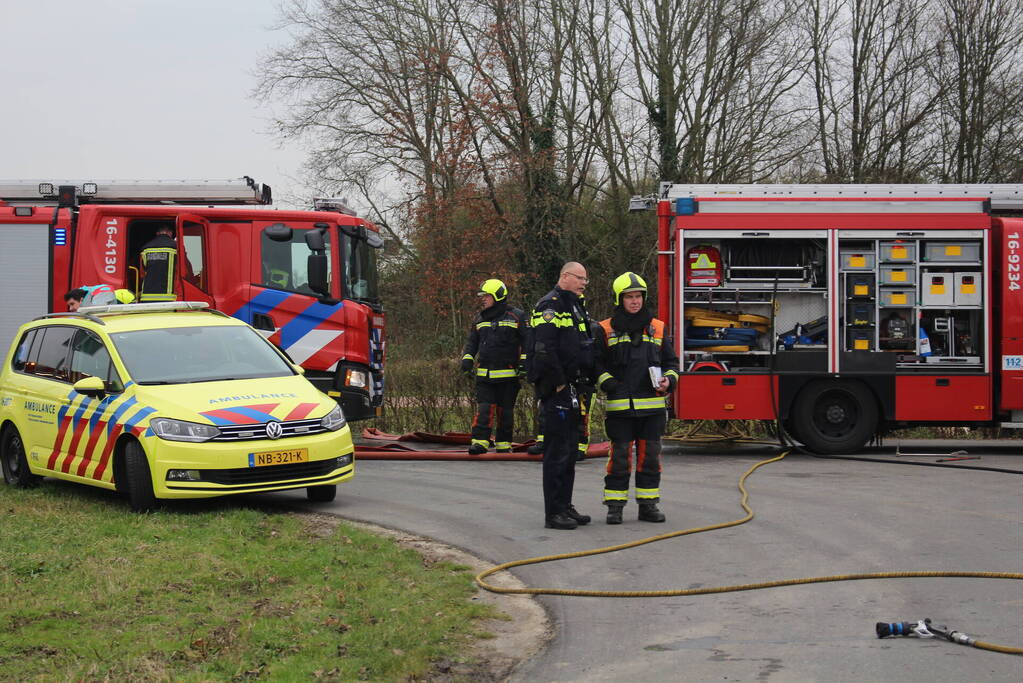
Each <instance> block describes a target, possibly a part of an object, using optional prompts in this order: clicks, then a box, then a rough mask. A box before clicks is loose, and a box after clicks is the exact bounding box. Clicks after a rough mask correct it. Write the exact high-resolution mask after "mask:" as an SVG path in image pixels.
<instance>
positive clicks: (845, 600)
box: [273, 441, 1023, 681]
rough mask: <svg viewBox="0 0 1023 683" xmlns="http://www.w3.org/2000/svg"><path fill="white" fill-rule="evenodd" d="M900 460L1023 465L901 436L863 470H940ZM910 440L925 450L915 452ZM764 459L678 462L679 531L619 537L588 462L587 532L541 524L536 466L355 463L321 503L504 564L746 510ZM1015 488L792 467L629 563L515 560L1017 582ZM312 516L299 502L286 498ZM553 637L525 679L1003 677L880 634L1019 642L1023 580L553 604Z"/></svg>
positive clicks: (982, 477) (800, 461) (970, 659)
mask: <svg viewBox="0 0 1023 683" xmlns="http://www.w3.org/2000/svg"><path fill="white" fill-rule="evenodd" d="M896 445H899V446H900V449H901V451H907V450H916V451H917V452H924V453H949V452H951V451H954V450H958V449H966V450H968V451H969V454H970V455H980V460H970V461H961V462H959V463H951V464H953V465H956V466H957V467H966V466H979V467H993V468H1006V469H1016V470H1020V472H1021V473H1023V457H1020V456H1021V455H1023V442H1020V443H1014V442H994V443H993V442H987V443H983V442H974V441H969V442H967V441H959V442H942V443H936V442H927V443H923V442H901V443H900V444H896V443H894V442H890V443H888V444H887V447H886V448H885V449H878V450H871V451H867V452H865V453H864V454H863V455H864V457H868V458H890V459H892V460H899V461H912V462H924V463H933V461H934V460H936V459H937V456H900V457H897V458H896V457H894V454H895V446H896ZM911 446H915V447H916V448H915V449H913V448H911ZM771 455H772V453H771V452H770V451H767V450H762V449H756V448H749V447H747V448H745V449H742V450H738V451H736V450H733V451H714V450H709V449H707V448H700V447H688V446H687V447H685V448H682V449H678V448H676V449H674V450H673V452H670V453H669V454H668V455H666V457H665V462H664V474H663V480H662V495H663V501H662V505H661V508H662V509H663V510H664V512H665V513H666V514H667V516H668V521H667V523H666V524H650V523H644V522H639V521H637V520H636V510H637V509H636V506H635V505H634V504H633V503H632V502H630V504H629V506H628V507H626V521H625V524H623V525H622V526H607V525H606V524H605V523H604V521H603V516H604V508H603V506H602V505H601V504H600V497H601V491H602V489H603V462H602V461H596V460H588V461H586V462H584V463H581V464H580V465H579V466H578V468H577V475H576V485H575V504H576V507H577V508H579V510H580V511H581V512H584V513H588V514H590V515H593V516H594V522H593V523H592V524H590V525H589V526H587V527H581V528H580V529H578V530H574V531H555V530H549V529H545V528H544V526H543V514H542V509H543V508H542V502H541V489H540V466H539V464H537V463H515V462H489V463H473V462H402V461H387V462H380V461H362V462H359V463H358V464H357V466H356V476H355V478H354V479H353V480H351V481H350V482H348V483H346V484H343V485H342V486H341V487H340V488H339V492H338V498H337V500H336V501H335V502H334V503H331V504H327V505H324V506H321V507H320V508H319V509H321V510H323V511H325V512H330V513H333V514H337V515H340V516H342V517H345V518H348V519H353V520H360V521H366V522H371V523H374V524H378V525H381V526H386V527H391V528H395V529H401V530H405V531H408V532H411V533H414V534H418V535H421V536H427V537H431V538H434V539H437V540H439V541H441V542H444V543H446V544H449V545H453V546H456V547H459V548H462V549H465V550H468V551H469V552H471V553H472V554H474V555H477V556H479V557H481V558H483V559H485V560H488V561H490V562H493V563H495V564H497V563H501V562H507V561H510V560H514V559H521V558H527V557H535V556H541V555H549V554H554V553H562V552H568V551H575V550H584V549H590V548H597V547H603V546H608V545H614V544H619V543H623V542H627V541H631V540H636V539H641V538H645V537H648V536H653V535H656V534H661V533H665V532H668V531H673V530H678V529H686V528H691V527H698V526H704V525H709V524H716V523H720V522H724V521H729V520H733V519H737V518H739V517H742V516H743V514H744V513H743V511H742V509H741V508H740V506H739V499H740V493H739V490H738V487H737V484H738V480H739V477H740V476H741V475H742V474H743V473H744V472H745V471H746V470H747V469H749V468H750V467H751V466H752V465H754V464H755V463H756V462H758V461H760V460H764V459H766V458H768V457H771ZM1021 484H1023V478H1020V477H1019V476H1018V475H1015V474H1009V473H1002V472H991V471H978V470H969V469H962V471H953V469H952V468H935V467H919V466H905V465H899V464H888V463H875V462H859V461H852V460H827V459H818V458H813V457H809V456H805V455H798V454H790V455H789V456H788V457H786V458H785V459H784V460H782V461H781V462H778V463H773V464H770V465H767V466H765V467H762V468H760V469H759V470H758V471H757V472H756V473H754V474H753V475H752V476H751V477H750V478H749V480H748V481H747V488H748V490H749V493H750V505H751V506H752V508H753V510H754V512H755V514H756V517H755V518H754V519H753V520H752V521H751V522H748V523H747V524H745V525H742V526H739V527H734V528H730V529H724V530H719V531H713V532H709V533H703V534H697V535H692V536H683V537H680V538H674V539H670V540H666V541H660V542H658V543H654V544H651V545H646V546H642V547H640V548H635V549H631V550H627V551H621V552H615V553H611V554H604V555H598V556H595V557H590V558H581V559H573V560H568V561H562V562H554V563H545V564H540V565H534V566H528V567H520V568H516V569H515V570H514V573H515V574H516V575H517V576H518V577H519V578H520V579H521V580H522V581H523V582H525V583H526V584H527V585H529V586H533V587H560V588H587V589H597V590H610V591H615V590H641V589H650V590H659V589H660V590H665V589H674V588H692V587H702V586H720V585H733V584H745V583H753V582H759V581H769V580H778V579H790V578H800V577H812V576H824V575H834V574H850V573H860V572H884V571H909V570H952V571H956V570H958V571H1002V572H1023V561H1021V559H1023V558H1021V547H1023V543H1021V540H1023V531H1021V525H1020V518H1021V516H1023V515H1021V513H1023V505H1021V502H1020V491H1021ZM282 497H283V498H285V499H287V500H289V501H294V502H295V503H299V504H302V505H303V506H304V503H303V501H304V498H303V497H302V496H301V494H296V493H286V494H274V496H273V498H275V499H278V500H279V499H281V498H282ZM539 600H540V601H541V602H542V604H543V605H544V606H545V607H546V609H547V610H548V612H549V614H550V616H551V619H552V621H553V623H554V625H555V628H556V631H557V632H556V635H555V637H554V640H553V641H552V642H551V644H550V646H549V647H548V648H547V650H546V651H544V652H543V653H541V654H540V655H539V656H537V657H534V658H533V659H531V660H529V661H526V662H524V663H523V664H522V665H521V666H520V667H519V668H518V669H517V671H516V672H515V674H514V675H513V680H516V681H618V680H625V679H633V680H655V681H659V680H693V681H709V680H720V681H766V680H771V681H822V680H827V681H864V680H875V681H881V680H902V681H907V680H908V681H953V680H956V681H964V680H971V681H1007V680H1023V657H1020V656H1018V655H1016V656H1014V655H1007V654H1000V653H994V652H986V651H982V650H978V649H975V648H970V647H965V646H962V645H956V644H953V643H949V642H947V641H935V640H921V639H917V638H889V639H885V640H879V639H878V638H877V637H876V636H875V633H874V625H875V622H877V621H903V620H906V621H908V620H913V621H915V620H917V619H922V618H924V617H930V618H931V619H933V620H934V622H935V623H938V624H947V625H948V626H950V627H951V628H954V629H956V630H959V631H963V632H965V633H967V634H969V635H971V636H973V637H975V638H978V639H980V640H983V641H987V642H992V643H997V644H1001V645H1009V646H1014V647H1023V609H1021V607H1023V581H1010V580H990V579H970V578H920V579H893V580H871V581H854V582H842V583H826V584H815V585H807V586H795V587H784V588H771V589H766V590H756V591H746V592H732V593H724V594H717V595H704V596H695V597H678V598H589V597H585V598H581V597H556V596H555V597H547V596H544V597H541V598H539Z"/></svg>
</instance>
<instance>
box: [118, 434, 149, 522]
mask: <svg viewBox="0 0 1023 683" xmlns="http://www.w3.org/2000/svg"><path fill="white" fill-rule="evenodd" d="M124 483H125V491H126V492H127V493H128V503H129V504H130V505H131V510H132V512H149V511H150V510H152V509H153V508H154V507H156V496H155V495H154V494H153V475H152V474H151V473H150V471H149V460H148V459H147V458H146V452H145V451H144V450H142V446H141V444H139V442H138V441H129V442H128V443H127V444H125V446H124Z"/></svg>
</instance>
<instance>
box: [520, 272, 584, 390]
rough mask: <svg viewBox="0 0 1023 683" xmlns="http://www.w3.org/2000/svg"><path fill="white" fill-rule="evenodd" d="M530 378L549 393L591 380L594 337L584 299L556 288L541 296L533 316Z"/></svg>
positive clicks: (529, 365)
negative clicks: (564, 385) (565, 386)
mask: <svg viewBox="0 0 1023 683" xmlns="http://www.w3.org/2000/svg"><path fill="white" fill-rule="evenodd" d="M530 326H531V327H532V328H533V329H532V331H531V339H530V344H529V346H528V347H527V350H526V353H527V354H528V356H529V358H528V361H527V364H528V367H529V375H528V379H529V381H530V382H533V383H534V384H536V386H537V390H538V392H539V395H540V396H546V395H549V394H550V393H553V391H554V390H555V389H556V388H557V387H559V386H561V385H563V384H569V383H573V382H579V381H589V380H588V377H589V374H590V369H591V368H592V367H593V337H592V334H591V331H590V325H589V317H588V316H587V315H586V308H585V307H584V305H583V303H582V301H581V300H580V299H579V297H577V296H576V295H575V294H573V293H572V292H569V291H566V290H563V289H561V288H560V287H555V288H554V289H552V290H551V291H550V292H548V293H547V294H546V295H545V296H544V297H543V298H542V299H540V300H539V301H538V302H537V303H536V306H535V307H534V308H533V315H532V317H531V319H530Z"/></svg>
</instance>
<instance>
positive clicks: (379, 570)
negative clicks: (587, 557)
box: [0, 482, 493, 681]
mask: <svg viewBox="0 0 1023 683" xmlns="http://www.w3.org/2000/svg"><path fill="white" fill-rule="evenodd" d="M228 500H229V499H228ZM473 592H474V589H473V585H472V577H471V575H470V574H469V573H468V572H467V570H466V568H465V567H460V566H455V565H451V564H447V563H436V564H433V565H427V564H426V563H424V560H423V558H422V557H421V556H420V555H419V554H418V553H416V552H414V551H411V550H407V549H402V548H399V547H398V546H397V545H396V544H395V543H394V542H392V541H390V540H388V539H384V538H380V537H377V536H374V535H372V534H370V533H367V532H365V531H362V530H360V529H357V528H354V527H351V526H348V525H345V524H343V523H342V524H339V525H336V526H335V525H334V524H333V521H332V520H325V519H324V518H323V517H320V516H315V517H306V516H302V515H297V514H288V513H281V512H273V511H270V512H268V511H262V510H259V509H251V508H245V507H241V503H238V502H223V501H221V502H217V503H202V504H201V505H181V504H177V505H171V506H168V507H166V508H164V509H162V510H160V511H158V512H156V513H153V514H149V515H135V514H132V513H130V512H129V511H128V510H127V508H126V506H125V504H124V503H123V502H122V501H121V500H119V499H117V498H116V497H113V496H111V495H107V494H105V492H93V491H91V490H89V489H84V488H83V487H77V486H69V485H64V484H62V483H54V482H46V483H44V484H43V486H42V487H41V488H39V489H34V490H27V491H26V490H17V489H12V488H11V487H7V486H2V485H0V595H2V596H3V598H4V599H3V601H2V603H0V679H3V680H17V681H27V680H174V681H208V680H230V679H236V680H253V679H262V680H275V681H290V680H296V681H297V680H302V681H309V680H360V679H361V680H414V679H416V678H420V677H423V676H424V675H428V674H429V672H430V669H431V665H432V664H433V663H435V662H441V661H444V662H449V663H450V662H452V661H455V662H461V661H465V657H464V656H462V654H461V653H464V652H465V650H466V645H467V643H468V642H469V641H470V640H471V639H473V638H479V637H485V636H486V634H483V633H480V632H479V631H478V627H477V626H476V624H477V623H478V620H479V619H481V618H486V617H491V616H493V614H492V612H491V611H490V609H489V608H487V607H485V606H483V605H479V604H475V603H473V602H471V601H470V600H469V598H470V597H471V596H472V594H473Z"/></svg>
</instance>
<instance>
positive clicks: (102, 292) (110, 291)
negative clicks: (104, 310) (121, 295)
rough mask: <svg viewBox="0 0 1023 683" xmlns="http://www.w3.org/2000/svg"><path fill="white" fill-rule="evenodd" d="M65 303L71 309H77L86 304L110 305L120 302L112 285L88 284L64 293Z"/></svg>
mask: <svg viewBox="0 0 1023 683" xmlns="http://www.w3.org/2000/svg"><path fill="white" fill-rule="evenodd" d="M64 303H65V304H67V309H68V310H69V311H77V310H78V309H79V308H84V307H86V306H109V305H110V304H116V303H118V299H117V294H116V293H115V292H114V288H113V287H111V286H110V285H87V286H84V287H76V288H75V289H72V290H71V291H69V292H68V293H67V294H65V295H64Z"/></svg>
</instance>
